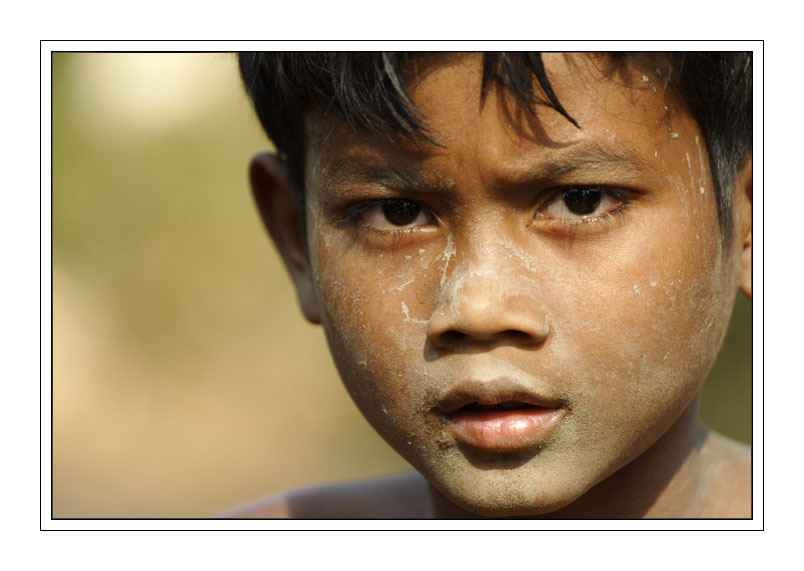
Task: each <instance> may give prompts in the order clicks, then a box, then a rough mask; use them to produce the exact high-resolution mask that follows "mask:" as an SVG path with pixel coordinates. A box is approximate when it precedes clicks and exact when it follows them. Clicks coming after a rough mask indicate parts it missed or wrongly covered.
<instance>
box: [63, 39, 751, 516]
mask: <svg viewBox="0 0 804 571" xmlns="http://www.w3.org/2000/svg"><path fill="white" fill-rule="evenodd" d="M268 146H269V143H268V142H267V140H266V138H265V135H264V134H263V133H262V131H261V129H260V126H259V123H258V122H257V119H256V117H255V116H254V113H253V111H252V110H251V108H250V106H249V103H248V101H247V99H246V96H245V94H244V92H243V90H242V88H241V86H240V80H239V77H238V75H237V66H236V61H235V58H234V56H233V55H231V54H53V159H52V160H53V515H54V516H55V517H148V518H156V517H205V516H209V515H214V514H215V513H217V512H219V511H221V510H223V509H225V508H227V507H230V506H232V505H234V504H238V503H241V502H244V501H247V500H249V499H253V498H255V497H258V496H261V495H264V494H266V493H269V492H272V491H276V490H280V489H285V488H290V487H297V486H303V485H309V484H315V483H325V482H332V481H336V480H346V479H354V478H362V477H367V476H375V475H381V474H389V473H393V472H397V471H399V470H406V469H409V466H408V465H407V463H406V462H405V461H404V460H402V459H401V458H399V457H398V456H397V455H396V453H394V452H393V451H392V450H391V449H390V448H389V447H388V446H387V445H386V444H385V443H384V442H383V441H382V440H381V439H380V438H379V437H378V436H376V435H375V434H374V432H373V430H372V429H371V428H370V427H369V425H368V423H367V422H366V421H365V420H363V418H362V416H360V414H359V413H358V412H357V410H356V409H355V407H354V405H353V404H352V403H351V401H350V400H349V398H348V396H347V395H346V393H345V391H344V390H343V389H342V388H341V386H340V381H339V379H338V376H337V373H336V372H335V369H334V366H333V365H332V363H331V360H330V357H329V355H328V353H327V349H326V343H325V341H324V337H323V332H322V331H321V330H320V329H319V328H316V327H313V326H311V325H308V324H307V323H306V322H305V321H304V320H303V318H302V317H301V314H300V312H299V311H298V309H297V307H296V303H295V294H294V293H293V291H292V289H291V285H290V280H289V279H288V278H287V276H286V274H285V271H284V269H283V268H282V267H281V265H280V261H279V257H278V255H277V254H276V253H275V251H274V249H273V246H272V245H271V244H270V243H269V241H268V238H267V236H266V234H265V232H264V230H263V228H262V227H261V225H260V222H259V220H258V217H257V214H256V210H255V208H254V206H253V204H252V201H251V197H250V194H249V191H248V184H247V180H246V166H247V163H248V160H249V158H250V157H251V156H252V155H253V154H254V153H255V152H256V151H258V150H261V149H264V148H266V147H268ZM750 357H751V345H750V302H748V301H747V300H745V299H743V298H741V299H740V300H739V301H738V305H737V309H736V311H735V315H734V318H733V320H732V324H731V327H730V329H729V334H728V338H727V340H726V346H725V347H724V350H723V352H722V353H721V355H720V358H719V359H718V362H717V364H716V366H715V369H714V371H713V373H712V375H711V377H710V379H709V380H708V382H707V385H706V388H705V390H704V396H703V402H702V415H703V418H704V420H705V422H706V423H707V424H708V425H709V426H711V427H713V428H715V429H717V430H719V431H721V432H723V433H725V434H727V435H729V436H731V437H733V438H736V439H738V440H742V441H744V442H749V441H750V433H751V432H750V400H751V388H750Z"/></svg>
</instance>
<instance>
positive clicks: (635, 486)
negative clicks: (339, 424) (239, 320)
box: [230, 54, 751, 518]
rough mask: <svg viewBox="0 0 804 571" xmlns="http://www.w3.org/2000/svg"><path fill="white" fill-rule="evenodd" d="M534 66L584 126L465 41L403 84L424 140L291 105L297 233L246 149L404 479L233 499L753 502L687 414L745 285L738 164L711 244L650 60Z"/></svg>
mask: <svg viewBox="0 0 804 571" xmlns="http://www.w3.org/2000/svg"><path fill="white" fill-rule="evenodd" d="M545 64H546V67H547V72H548V76H549V77H550V78H551V81H552V82H553V85H554V89H555V91H556V94H557V96H558V98H559V99H560V100H561V101H562V103H563V105H564V106H565V108H567V109H568V111H569V112H570V113H571V114H572V115H573V116H574V117H575V119H576V120H577V121H578V123H579V124H580V125H581V126H582V129H576V128H575V127H574V126H572V125H571V124H570V123H569V122H567V121H566V119H565V118H563V117H561V116H560V115H558V114H557V113H555V112H554V111H552V110H549V109H544V108H537V114H536V116H535V117H533V116H531V115H528V114H527V113H525V112H524V111H522V110H521V109H520V108H518V107H517V106H516V104H515V103H514V102H512V101H511V99H510V97H508V96H507V95H506V94H505V92H504V91H503V90H501V89H499V88H492V89H491V90H490V91H489V94H488V95H487V97H486V98H485V99H484V98H482V97H481V96H480V92H481V90H480V78H481V75H482V71H481V69H482V68H481V64H480V59H479V57H477V56H475V55H460V54H447V55H441V56H436V57H433V58H431V59H429V60H428V59H425V60H424V61H423V62H421V63H420V65H419V69H418V72H417V75H416V76H415V77H412V78H411V80H410V82H409V87H410V91H411V94H412V96H413V99H414V101H416V102H417V104H418V105H419V107H420V108H421V109H422V111H423V112H424V113H425V115H426V117H427V118H428V124H429V125H430V127H431V128H432V129H433V132H434V133H435V136H436V139H437V140H438V141H440V142H442V144H443V145H444V146H443V147H441V148H438V147H416V146H413V145H412V144H409V143H406V142H404V141H395V142H388V141H385V140H383V139H380V138H378V137H373V136H369V135H365V134H360V135H358V134H355V133H354V132H353V131H351V130H350V129H349V128H348V127H347V126H346V125H344V124H343V123H342V122H341V121H339V120H338V119H336V118H333V117H326V116H323V115H321V114H318V113H313V114H311V116H310V117H309V118H308V123H307V124H308V133H307V139H308V142H309V143H308V145H309V146H308V155H307V169H306V174H305V180H306V209H307V210H306V219H307V228H306V232H307V242H308V245H309V251H308V252H305V249H304V247H303V241H302V234H301V233H302V229H301V228H300V227H299V224H298V217H297V215H298V212H297V204H296V202H295V200H294V198H293V194H292V191H291V189H290V185H289V182H288V179H287V174H286V173H285V172H284V170H283V167H282V165H281V163H279V161H277V160H276V159H275V157H271V156H269V155H261V156H259V157H257V158H256V159H255V161H254V163H253V165H252V183H253V187H254V191H255V196H256V197H257V200H258V204H259V205H260V210H261V212H262V214H263V217H264V219H265V222H266V225H267V227H268V229H269V231H270V232H271V235H272V237H273V238H274V240H275V241H276V243H277V245H278V247H279V250H280V253H281V254H282V256H283V259H284V260H285V263H286V264H287V266H288V268H289V270H290V273H291V276H292V278H293V280H294V283H295V285H296V288H297V291H298V294H299V299H300V303H301V306H302V310H303V312H304V314H305V316H306V317H307V318H308V319H309V320H310V321H312V322H314V323H321V324H322V325H323V326H324V330H325V332H326V335H327V340H328V342H329V345H330V349H331V351H332V354H333V357H334V359H335V362H336V365H337V366H338V369H339V372H340V374H341V377H342V379H343V381H344V384H345V386H346V388H347V390H348V391H349V393H350V395H351V396H352V398H353V400H354V401H355V403H356V404H357V406H358V407H359V408H360V410H361V411H362V412H363V414H364V415H365V416H366V418H367V419H368V420H369V422H370V423H371V424H372V425H373V426H374V427H375V429H377V431H378V432H379V433H380V435H381V436H383V438H385V440H386V441H387V442H388V443H389V444H390V445H391V446H393V447H394V448H395V449H396V450H397V451H398V452H399V453H400V454H401V455H402V456H404V457H405V458H406V459H407V460H408V461H409V462H410V463H411V464H412V465H413V466H414V467H415V468H416V469H417V470H418V471H419V473H420V474H421V475H419V474H415V475H410V476H403V477H398V478H392V479H387V480H380V481H374V482H368V483H363V484H352V485H346V486H336V487H328V488H323V489H315V490H306V491H299V492H292V493H289V494H285V495H282V496H279V497H276V498H273V499H269V500H267V501H265V502H261V503H258V504H257V505H256V506H254V507H250V508H246V509H244V510H240V511H237V512H234V513H233V514H230V515H233V516H235V517H339V518H345V517H415V518H420V517H477V516H485V517H561V518H578V517H582V518H611V517H628V518H633V517H673V518H679V517H749V516H750V465H749V451H748V449H747V448H745V447H742V446H740V445H736V444H733V443H731V442H729V441H727V440H726V439H724V438H723V437H720V436H718V435H715V434H712V433H708V432H707V431H706V430H705V429H703V428H702V427H701V426H700V425H699V424H698V422H697V420H696V416H697V414H696V412H697V400H698V395H699V392H700V388H701V385H702V383H703V380H704V379H705V378H706V375H707V373H708V371H709V369H710V368H711V366H712V363H713V362H714V359H715V356H716V355H717V351H718V349H719V347H720V343H721V342H722V338H723V335H724V333H725V329H726V326H727V324H728V319H729V316H730V313H731V308H732V307H733V303H734V296H735V295H736V293H737V291H738V290H739V289H742V290H743V291H744V292H745V293H746V294H748V295H750V280H751V278H750V259H751V226H750V210H751V202H750V197H751V194H750V193H751V187H750V180H751V175H750V161H749V162H748V163H747V164H746V165H745V167H744V168H743V169H742V170H741V172H740V173H739V176H738V178H737V182H736V185H735V192H734V211H733V216H734V232H733V234H732V235H730V236H727V237H723V236H722V233H721V229H720V225H719V222H718V219H717V213H716V207H715V198H714V190H713V187H712V182H711V175H710V173H709V167H708V162H707V159H706V151H705V147H704V146H703V143H702V140H701V136H700V132H699V130H698V128H697V126H696V125H695V123H694V121H693V120H692V119H691V117H690V116H689V114H688V113H687V112H686V111H685V109H684V106H683V104H682V103H681V102H680V101H678V100H677V99H676V98H674V97H673V95H672V84H670V86H669V87H667V86H666V85H665V84H664V83H663V82H662V81H661V79H662V77H666V75H664V76H663V75H662V74H661V73H659V72H656V71H655V70H656V69H657V68H661V65H662V61H661V59H653V58H650V57H647V56H646V57H638V58H636V59H634V60H632V61H631V62H629V63H628V64H627V65H625V66H624V67H622V68H618V69H613V68H612V69H608V68H607V67H606V61H605V60H604V59H600V58H590V57H588V56H577V55H576V56H564V55H562V54H549V55H548V56H546V57H545ZM666 71H667V70H665V72H666ZM645 78H647V80H646V79H645ZM657 86H658V88H657ZM724 240H725V242H726V245H725V247H724V245H723V242H724Z"/></svg>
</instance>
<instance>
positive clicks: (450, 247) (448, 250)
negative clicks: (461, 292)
mask: <svg viewBox="0 0 804 571" xmlns="http://www.w3.org/2000/svg"><path fill="white" fill-rule="evenodd" d="M454 256H455V242H453V241H452V234H450V235H449V236H447V245H446V246H444V251H443V252H441V255H440V256H439V258H441V259H443V260H444V267H443V268H442V269H441V287H444V284H445V283H446V281H447V268H448V267H449V261H450V260H451V259H452V258H453V257H454Z"/></svg>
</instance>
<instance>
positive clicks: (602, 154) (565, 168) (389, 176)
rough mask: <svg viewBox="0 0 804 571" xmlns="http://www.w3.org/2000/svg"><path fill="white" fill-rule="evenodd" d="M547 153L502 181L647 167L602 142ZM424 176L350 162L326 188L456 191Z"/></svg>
mask: <svg viewBox="0 0 804 571" xmlns="http://www.w3.org/2000/svg"><path fill="white" fill-rule="evenodd" d="M543 155H544V152H540V153H539V155H538V156H537V157H536V158H534V157H532V156H531V157H524V158H523V159H521V160H518V161H516V163H514V164H513V165H511V166H510V167H508V168H506V169H505V170H506V171H508V173H509V174H507V175H505V176H504V177H503V180H506V181H507V182H508V183H509V184H513V185H517V186H519V185H528V184H539V183H544V182H550V181H555V180H557V179H560V178H562V177H566V176H567V175H569V174H571V173H573V172H575V171H583V172H589V173H590V174H597V173H605V174H611V173H612V172H613V171H615V170H616V172H617V174H618V175H633V176H636V174H637V171H639V170H641V169H644V168H646V167H647V165H648V163H647V162H646V161H645V159H644V158H642V156H641V155H640V154H639V153H638V152H637V151H636V150H634V149H633V148H631V147H630V145H627V144H618V145H616V146H614V145H609V144H608V143H604V142H601V141H587V142H582V143H578V144H577V145H573V146H571V147H568V148H566V149H560V150H556V151H553V152H551V153H550V155H551V158H549V159H547V160H545V159H544V157H543ZM434 174H435V178H431V177H429V176H425V175H424V173H423V169H421V168H417V167H415V166H413V165H406V166H393V167H389V166H386V165H384V164H375V163H373V162H362V161H361V160H359V159H354V158H349V159H344V160H342V161H339V162H338V163H337V164H336V165H334V168H332V169H331V171H330V172H329V173H327V175H326V176H327V184H328V185H329V186H330V187H331V188H332V189H333V190H334V191H335V193H336V194H338V193H339V191H341V190H344V191H345V190H346V189H347V188H349V187H350V186H352V185H361V184H370V185H372V186H375V185H376V186H378V187H379V188H380V189H382V188H385V189H388V190H389V191H414V192H417V193H422V194H448V193H450V192H451V191H453V190H454V188H455V182H454V181H453V180H451V179H448V178H444V177H440V176H439V175H438V173H434Z"/></svg>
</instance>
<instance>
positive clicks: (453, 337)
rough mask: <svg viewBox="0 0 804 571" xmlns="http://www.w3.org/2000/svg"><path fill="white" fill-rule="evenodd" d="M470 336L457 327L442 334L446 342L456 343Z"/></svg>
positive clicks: (442, 338)
mask: <svg viewBox="0 0 804 571" xmlns="http://www.w3.org/2000/svg"><path fill="white" fill-rule="evenodd" d="M468 337H469V336H468V335H467V334H466V333H461V332H460V331H456V330H455V329H450V330H449V331H445V332H444V333H442V334H441V340H442V341H443V342H444V343H446V344H450V345H451V344H455V343H461V342H463V341H465V340H466V339H467V338H468Z"/></svg>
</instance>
